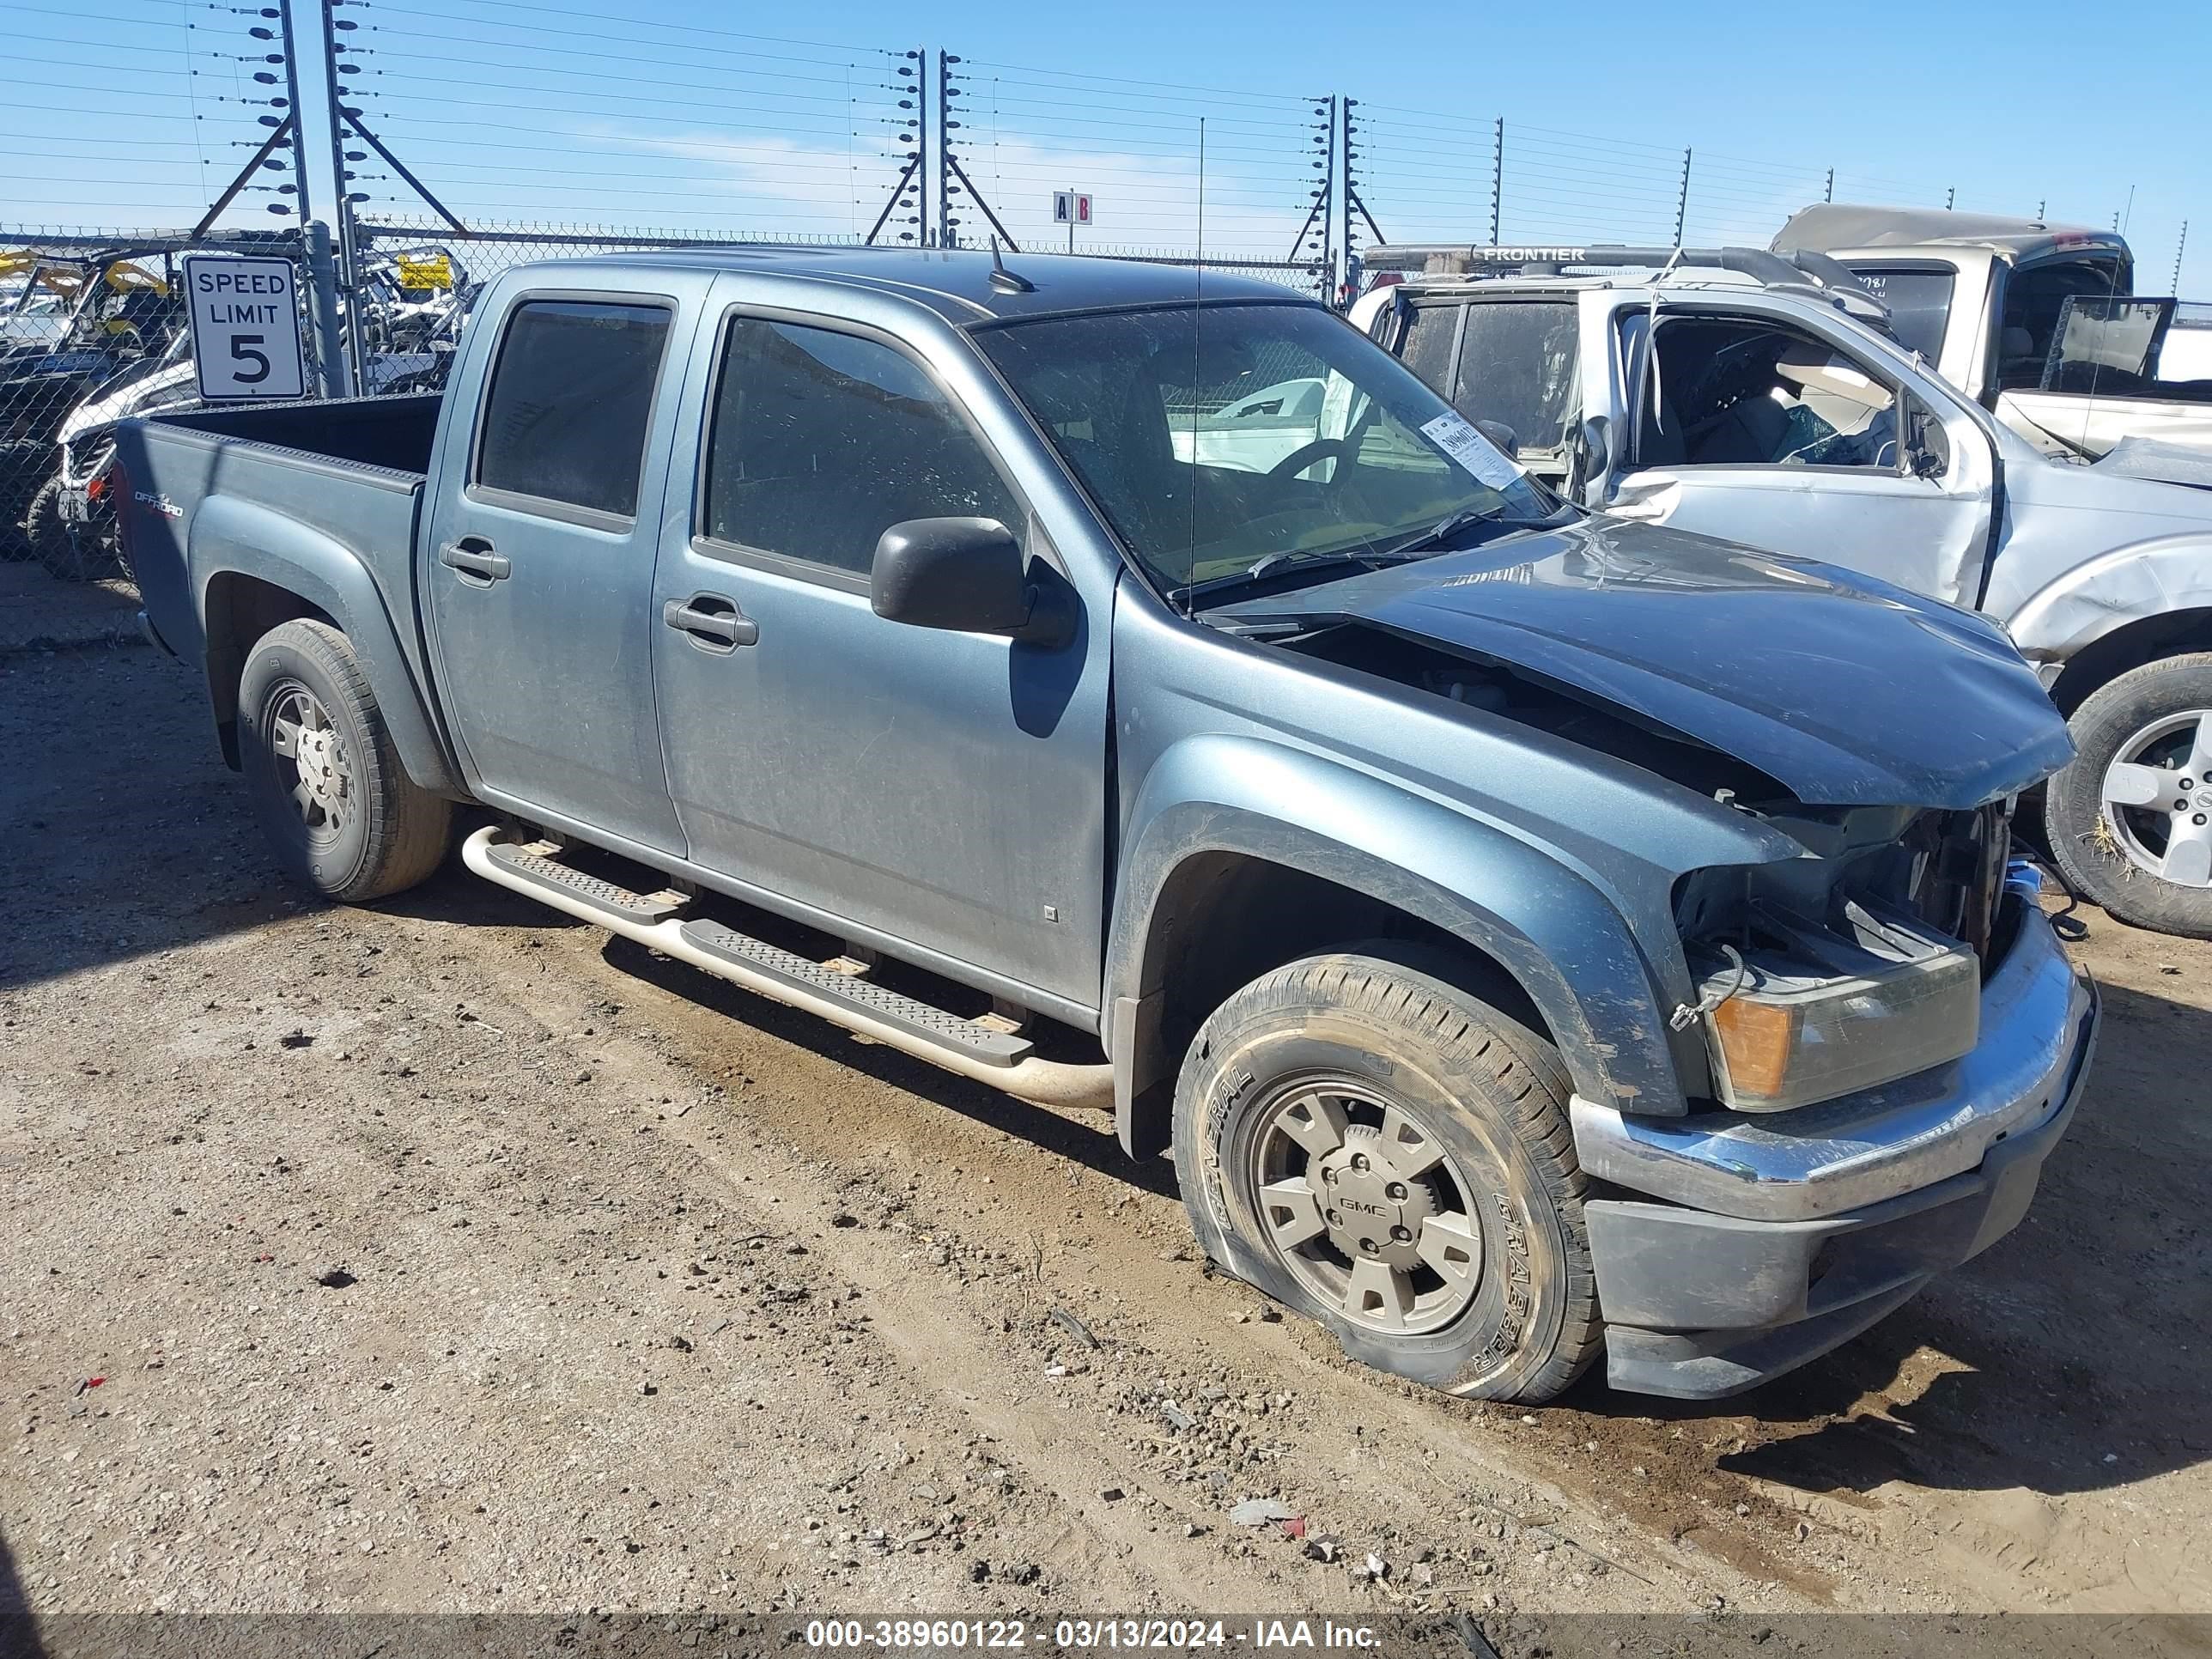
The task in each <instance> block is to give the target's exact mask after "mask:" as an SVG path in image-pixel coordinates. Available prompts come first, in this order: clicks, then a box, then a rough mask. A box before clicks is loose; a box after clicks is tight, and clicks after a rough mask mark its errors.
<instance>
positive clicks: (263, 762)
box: [238, 619, 453, 904]
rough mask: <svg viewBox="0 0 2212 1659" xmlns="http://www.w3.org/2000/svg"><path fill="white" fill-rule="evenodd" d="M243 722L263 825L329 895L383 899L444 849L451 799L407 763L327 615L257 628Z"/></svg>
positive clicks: (244, 757)
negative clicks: (434, 789)
mask: <svg viewBox="0 0 2212 1659" xmlns="http://www.w3.org/2000/svg"><path fill="white" fill-rule="evenodd" d="M238 728H239V750H240V760H241V761H242V762H243V763H244V766H245V770H246V787H247V788H248V790H249V791H250V792H251V793H252V799H253V808H254V812H255V815H256V816H257V817H259V818H260V820H261V827H262V829H263V831H264V833H265V834H266V835H267V836H268V837H269V840H270V843H271V845H273V846H274V847H275V848H276V853H277V856H278V857H279V858H281V859H282V860H283V861H284V864H285V865H286V866H287V867H288V868H289V870H290V871H291V872H292V873H293V874H294V875H295V876H297V877H298V878H300V879H301V880H302V881H304V882H306V883H307V884H308V885H310V886H312V887H313V888H314V889H315V890H316V891H318V892H319V893H321V894H322V895H323V896H325V897H326V898H332V899H337V900H338V901H339V902H342V903H348V904H358V903H361V902H364V901H366V900H368V899H377V898H383V897H385V896H387V895H388V894H392V893H397V892H399V891H402V890H404V889H406V888H409V887H412V886H414V885H415V884H416V883H417V882H419V881H422V879H424V878H426V877H428V875H429V874H430V872H432V871H434V870H435V869H436V868H437V867H438V865H439V863H440V861H441V860H443V859H444V857H445V855H446V847H447V841H448V839H449V832H450V830H451V829H452V824H453V804H452V803H451V802H449V801H447V800H446V799H444V798H443V797H442V796H439V795H434V794H432V793H430V792H429V791H428V790H427V789H425V788H423V787H422V786H421V785H420V784H418V783H416V781H414V780H413V779H412V778H410V777H409V776H408V775H407V774H406V771H405V770H404V769H403V768H402V767H401V765H400V763H399V757H398V753H397V751H396V750H394V749H393V748H392V736H391V733H390V732H388V731H387V730H386V726H385V724H384V714H383V711H382V710H381V709H380V708H378V707H377V704H376V696H375V694H374V692H372V691H371V690H369V684H368V676H367V675H366V674H364V673H363V672H362V668H361V664H360V663H359V661H358V660H356V658H355V656H354V653H353V647H352V646H351V645H350V644H349V643H348V641H347V640H346V636H345V635H343V634H342V633H340V632H339V631H338V630H337V629H335V628H332V627H331V625H330V624H329V623H319V622H310V621H307V620H305V619H302V620H300V621H296V622H288V623H283V624H282V625H281V626H279V627H276V628H273V629H270V631H269V632H268V633H266V634H264V635H262V636H261V638H260V640H259V641H258V643H256V644H255V646H254V647H253V653H252V656H251V657H249V658H248V659H246V671H245V673H244V674H243V675H241V676H240V679H239V685H238Z"/></svg>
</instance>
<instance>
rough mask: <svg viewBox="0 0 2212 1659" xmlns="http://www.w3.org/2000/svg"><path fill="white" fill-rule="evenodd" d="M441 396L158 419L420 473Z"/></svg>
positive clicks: (233, 409)
mask: <svg viewBox="0 0 2212 1659" xmlns="http://www.w3.org/2000/svg"><path fill="white" fill-rule="evenodd" d="M442 401H443V399H442V398H441V397H440V395H439V394H438V393H437V392H424V393H421V394H419V395H416V396H411V397H405V398H348V399H344V400H343V401H339V402H331V403H297V404H291V403H287V404H232V405H230V406H228V407H225V408H221V409H201V410H191V411H190V412H189V413H185V414H177V415H163V416H157V417H155V418H156V419H157V420H158V421H159V423H160V424H161V425H162V426H164V427H171V428H176V429H177V430H179V431H184V432H208V433H214V434H216V435H219V436H222V437H225V438H243V439H246V440H247V441H250V442H252V443H257V444H270V445H273V446H275V447H277V448H280V449H289V450H291V451H293V452H295V453H298V454H301V455H313V456H319V457H321V458H322V459H325V460H332V461H352V462H354V463H356V465H362V466H375V467H382V468H384V469H385V470H386V471H392V472H411V473H413V474H415V475H416V477H421V476H422V474H424V473H426V472H428V471H429V470H430V446H431V443H432V441H433V440H434V439H435V437H436V435H437V431H438V406H439V404H441V402H442Z"/></svg>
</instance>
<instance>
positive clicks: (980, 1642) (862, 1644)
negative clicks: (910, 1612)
mask: <svg viewBox="0 0 2212 1659" xmlns="http://www.w3.org/2000/svg"><path fill="white" fill-rule="evenodd" d="M1380 1639H1381V1638H1380V1636H1379V1633H1378V1632H1376V1630H1375V1629H1374V1628H1373V1627H1372V1626H1367V1625H1357V1624H1339V1623H1337V1622H1336V1621H1335V1620H1333V1619H1297V1618H1282V1619H1277V1618H1265V1617H1255V1618H1245V1619H1208V1618H1189V1619H1115V1618H1095V1617H1094V1618H1088V1619H1059V1620H1054V1621H1053V1622H1052V1623H1051V1624H1049V1625H1048V1624H1045V1623H1044V1622H1042V1620H1039V1621H1035V1622H1032V1621H1031V1620H1026V1619H815V1620H808V1622H807V1624H806V1626H805V1641H806V1645H807V1646H809V1647H810V1648H817V1649H827V1650H833V1651H834V1650H865V1649H874V1650H900V1649H927V1650H944V1649H948V1648H949V1649H951V1650H956V1651H965V1650H978V1651H990V1650H1008V1651H1012V1650H1030V1649H1039V1650H1045V1651H1048V1652H1054V1651H1056V1652H1078V1653H1079V1652H1090V1651H1110V1652H1132V1651H1137V1652H1176V1651H1198V1650H1212V1649H1241V1650H1243V1651H1245V1652H1248V1653H1297V1652H1318V1651H1322V1650H1335V1651H1338V1652H1345V1653H1355V1652H1373V1651H1375V1650H1376V1648H1377V1647H1378V1645H1379V1644H1380Z"/></svg>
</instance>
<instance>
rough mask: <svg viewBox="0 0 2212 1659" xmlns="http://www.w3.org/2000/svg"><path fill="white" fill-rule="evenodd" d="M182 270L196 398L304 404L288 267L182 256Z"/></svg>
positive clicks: (294, 277)
mask: <svg viewBox="0 0 2212 1659" xmlns="http://www.w3.org/2000/svg"><path fill="white" fill-rule="evenodd" d="M181 263H182V264H183V265H184V268H185V295H186V297H187V300H188V301H189V302H190V308H189V310H188V311H187V313H186V314H187V315H188V316H189V317H190V318H191V333H192V372H193V374H194V375H195V376H196V377H197V380H198V382H199V394H200V396H201V397H202V398H208V399H211V400H212V399H225V398H301V397H305V396H306V395H307V364H306V362H305V361H304V358H303V354H302V353H301V349H300V300H299V276H298V272H297V271H296V270H295V269H294V267H293V264H292V262H291V261H290V260H289V259H263V258H248V257H241V256H240V255H237V254H197V253H188V254H186V255H185V258H184V259H183V260H182V261H181Z"/></svg>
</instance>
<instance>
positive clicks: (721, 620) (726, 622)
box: [660, 593, 760, 651]
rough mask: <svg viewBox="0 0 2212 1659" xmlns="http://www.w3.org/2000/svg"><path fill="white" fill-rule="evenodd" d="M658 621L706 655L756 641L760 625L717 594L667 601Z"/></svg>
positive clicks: (732, 601)
mask: <svg viewBox="0 0 2212 1659" xmlns="http://www.w3.org/2000/svg"><path fill="white" fill-rule="evenodd" d="M660 620H661V621H662V622H664V623H667V624H668V626H669V627H671V628H672V629H675V630H676V631H677V632H678V633H679V634H684V635H690V639H691V642H692V643H693V644H695V645H698V646H702V647H705V648H706V649H708V650H710V651H713V650H720V651H734V650H735V649H737V647H739V646H741V645H750V644H752V643H754V642H755V641H757V640H758V639H759V638H760V625H759V624H758V623H756V622H754V621H753V619H752V618H751V617H748V616H747V615H745V613H744V611H740V610H738V602H737V601H736V600H735V599H726V598H725V597H723V596H722V595H721V594H720V593H694V594H693V595H692V596H691V597H690V599H671V600H669V601H668V602H667V603H666V604H665V605H662V606H661V607H660Z"/></svg>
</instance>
